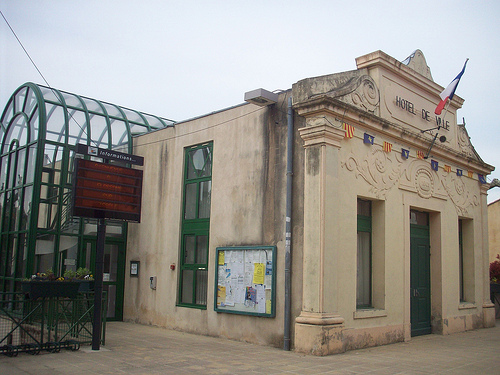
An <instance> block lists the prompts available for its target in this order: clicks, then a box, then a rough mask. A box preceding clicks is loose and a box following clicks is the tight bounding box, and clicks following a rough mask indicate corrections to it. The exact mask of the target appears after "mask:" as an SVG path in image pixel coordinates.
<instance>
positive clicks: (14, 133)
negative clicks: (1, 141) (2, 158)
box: [3, 116, 28, 153]
mask: <svg viewBox="0 0 500 375" xmlns="http://www.w3.org/2000/svg"><path fill="white" fill-rule="evenodd" d="M15 139H17V140H18V141H19V145H21V146H23V145H25V144H26V143H27V140H28V139H27V131H26V121H25V118H24V117H23V116H17V117H16V118H15V119H14V121H13V122H12V123H11V124H10V126H9V129H8V130H7V134H6V135H5V145H4V149H3V152H4V153H6V152H8V151H9V148H10V146H11V143H12V141H13V140H15Z"/></svg>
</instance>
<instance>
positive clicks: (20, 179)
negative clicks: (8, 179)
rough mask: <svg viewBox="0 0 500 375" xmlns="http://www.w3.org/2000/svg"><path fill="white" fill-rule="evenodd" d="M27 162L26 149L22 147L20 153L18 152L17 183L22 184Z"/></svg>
mask: <svg viewBox="0 0 500 375" xmlns="http://www.w3.org/2000/svg"><path fill="white" fill-rule="evenodd" d="M25 162H26V149H25V148H23V149H20V150H19V152H18V154H17V172H16V173H17V178H16V185H17V186H19V185H22V184H23V182H24V181H23V180H24V175H23V174H24V173H25V170H24V163H25Z"/></svg>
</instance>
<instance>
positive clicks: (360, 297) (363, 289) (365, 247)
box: [356, 232, 371, 306]
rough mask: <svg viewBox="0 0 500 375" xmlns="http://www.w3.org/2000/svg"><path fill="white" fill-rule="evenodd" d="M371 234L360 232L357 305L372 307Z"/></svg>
mask: <svg viewBox="0 0 500 375" xmlns="http://www.w3.org/2000/svg"><path fill="white" fill-rule="evenodd" d="M370 237H371V236H370V233H368V232H358V254H357V288H356V305H357V306H370V304H371V301H370V294H371V275H370Z"/></svg>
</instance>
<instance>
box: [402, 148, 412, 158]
mask: <svg viewBox="0 0 500 375" xmlns="http://www.w3.org/2000/svg"><path fill="white" fill-rule="evenodd" d="M401 157H402V158H403V159H408V158H409V157H410V150H406V149H404V148H402V149H401Z"/></svg>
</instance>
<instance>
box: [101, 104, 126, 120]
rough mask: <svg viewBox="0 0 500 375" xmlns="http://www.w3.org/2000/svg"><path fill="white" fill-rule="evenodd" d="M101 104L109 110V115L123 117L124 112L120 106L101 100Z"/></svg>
mask: <svg viewBox="0 0 500 375" xmlns="http://www.w3.org/2000/svg"><path fill="white" fill-rule="evenodd" d="M101 104H102V105H103V106H104V109H105V110H106V112H108V116H111V117H118V118H120V119H122V118H123V115H122V113H121V112H120V110H119V109H118V107H117V106H116V105H113V104H109V103H102V102H101Z"/></svg>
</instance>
